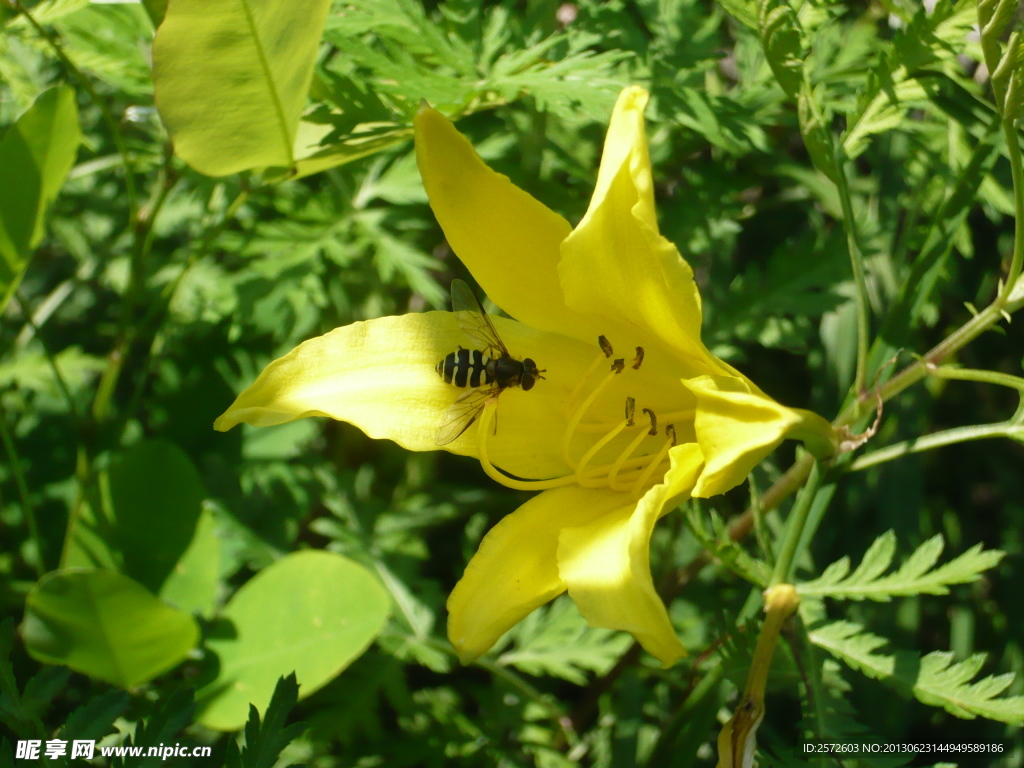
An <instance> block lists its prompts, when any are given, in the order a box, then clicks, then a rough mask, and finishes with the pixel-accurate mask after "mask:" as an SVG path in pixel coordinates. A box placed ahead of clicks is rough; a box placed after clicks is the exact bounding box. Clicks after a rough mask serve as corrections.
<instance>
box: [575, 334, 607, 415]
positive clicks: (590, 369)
mask: <svg viewBox="0 0 1024 768" xmlns="http://www.w3.org/2000/svg"><path fill="white" fill-rule="evenodd" d="M597 345H598V346H599V347H601V353H600V354H599V355H598V356H597V357H595V358H594V361H593V362H592V363H591V364H590V365H589V366H587V370H586V371H585V372H584V374H583V375H582V376H581V377H580V379H579V381H577V382H576V386H575V387H573V389H572V393H571V394H570V395H569V399H568V400H567V401H566V402H567V405H568V407H567V408H566V414H569V413H572V412H573V411H574V410H576V398H578V397H579V396H580V391H581V390H582V389H583V387H584V386H585V385H586V383H587V382H588V381H589V380H590V376H591V374H593V373H594V371H596V370H597V366H599V365H600V364H601V361H602V360H607V359H608V358H609V357H611V356H612V355H613V354H614V350H613V349H612V345H611V342H610V341H608V339H607V338H606V337H605V336H598V337H597Z"/></svg>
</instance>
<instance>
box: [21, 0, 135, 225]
mask: <svg viewBox="0 0 1024 768" xmlns="http://www.w3.org/2000/svg"><path fill="white" fill-rule="evenodd" d="M11 2H12V3H13V5H14V8H15V10H16V11H18V12H19V13H21V14H22V15H23V16H24V17H25V18H26V19H28V23H29V24H30V25H31V26H32V27H33V29H35V30H36V32H38V33H39V36H40V37H42V38H43V39H44V40H45V41H46V42H47V44H48V45H49V46H50V47H51V48H52V49H53V51H54V53H56V54H57V58H59V59H60V60H61V61H62V62H63V63H64V66H65V67H67V69H68V71H69V72H70V73H71V74H72V75H74V77H75V79H76V80H77V81H78V82H79V84H81V86H82V88H84V89H85V92H86V93H88V94H89V98H90V99H92V101H93V103H94V104H96V106H97V107H98V108H99V110H100V114H101V115H102V116H103V122H105V123H106V124H107V128H108V129H109V130H110V133H111V137H112V138H113V139H114V146H116V147H117V151H118V153H119V154H120V155H121V162H122V164H123V165H124V184H125V196H126V197H127V200H128V219H129V221H130V222H134V221H135V216H136V214H137V212H138V198H137V196H136V193H135V168H134V166H133V165H132V161H131V157H130V156H129V154H128V147H127V145H126V144H125V141H124V136H123V135H122V133H121V128H120V126H118V124H117V121H116V120H115V119H114V115H113V114H112V113H111V111H110V108H109V107H108V106H107V105H106V103H105V102H104V101H103V100H102V99H101V98H100V97H99V94H97V93H96V89H95V88H93V87H92V83H91V82H90V81H89V79H88V78H87V77H86V76H85V75H84V74H82V71H81V70H80V69H79V68H78V67H76V66H75V64H74V62H72V61H71V59H69V58H68V55H67V54H66V53H65V52H64V47H63V46H62V45H61V44H60V41H59V40H58V39H57V36H56V35H55V34H54V33H52V32H50V31H48V30H47V29H46V28H44V27H43V26H42V25H41V24H40V23H39V22H38V21H36V20H35V18H34V17H33V16H32V14H31V13H29V12H28V9H27V8H25V6H24V5H23V4H22V2H21V0H11Z"/></svg>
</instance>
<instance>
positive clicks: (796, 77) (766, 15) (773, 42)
mask: <svg viewBox="0 0 1024 768" xmlns="http://www.w3.org/2000/svg"><path fill="white" fill-rule="evenodd" d="M759 26H760V30H759V31H760V35H761V47H762V48H764V55H765V58H767V59H768V64H769V66H771V68H772V72H773V73H774V74H775V79H776V80H778V81H779V85H781V86H782V90H784V91H785V92H786V93H787V94H788V95H789V97H790V98H796V96H797V94H798V93H799V92H800V88H801V86H802V85H803V82H804V43H803V33H802V31H801V29H800V24H799V22H798V21H797V17H796V13H794V11H793V9H792V8H791V7H790V6H789V4H788V3H787V2H786V0H761V8H760V17H759Z"/></svg>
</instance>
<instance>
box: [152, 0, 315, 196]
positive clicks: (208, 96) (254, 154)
mask: <svg viewBox="0 0 1024 768" xmlns="http://www.w3.org/2000/svg"><path fill="white" fill-rule="evenodd" d="M330 5H331V3H330V0H309V2H305V3H287V2H275V0H175V2H173V3H171V4H170V6H169V7H168V9H167V14H166V16H165V17H164V20H163V23H162V24H161V25H160V29H159V30H158V32H157V35H156V39H155V41H154V43H153V86H154V91H155V98H156V104H157V108H158V109H159V111H160V116H161V118H162V119H163V121H164V124H165V125H166V126H167V130H168V132H169V133H170V134H171V139H172V140H173V142H174V147H175V151H176V152H177V154H178V156H179V157H181V159H182V160H184V161H185V162H186V163H188V164H189V165H191V166H192V167H193V168H195V169H196V170H197V171H199V172H200V173H205V174H206V175H208V176H225V175H227V174H230V173H237V172H239V171H244V170H247V169H251V168H265V167H268V166H284V167H291V166H292V165H293V163H294V161H295V151H294V146H295V138H296V133H297V130H298V124H299V117H300V115H301V113H302V110H303V108H304V107H305V104H306V96H307V94H308V92H309V85H310V80H311V78H312V76H313V64H314V63H315V61H316V54H317V50H318V48H319V45H320V37H321V35H322V34H323V29H324V23H325V22H326V20H327V11H328V9H329V8H330Z"/></svg>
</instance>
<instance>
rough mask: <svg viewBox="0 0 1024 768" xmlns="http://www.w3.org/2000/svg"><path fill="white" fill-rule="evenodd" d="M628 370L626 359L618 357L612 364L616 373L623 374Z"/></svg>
mask: <svg viewBox="0 0 1024 768" xmlns="http://www.w3.org/2000/svg"><path fill="white" fill-rule="evenodd" d="M625 369H626V358H624V357H617V358H615V361H614V362H613V363H612V370H613V371H615V372H616V373H622V372H623V371H624V370H625Z"/></svg>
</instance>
